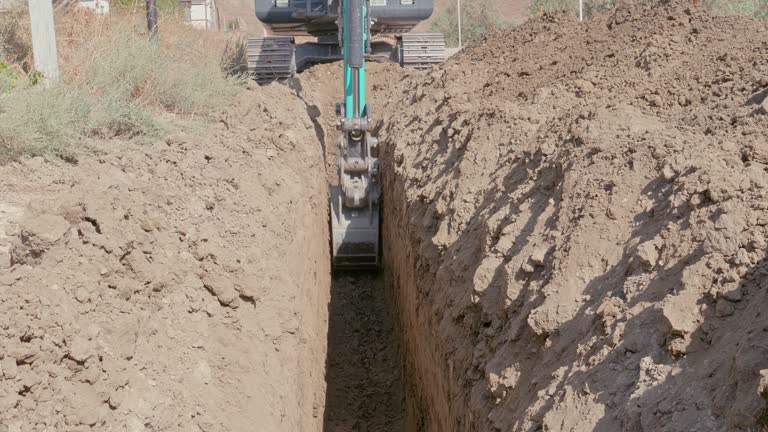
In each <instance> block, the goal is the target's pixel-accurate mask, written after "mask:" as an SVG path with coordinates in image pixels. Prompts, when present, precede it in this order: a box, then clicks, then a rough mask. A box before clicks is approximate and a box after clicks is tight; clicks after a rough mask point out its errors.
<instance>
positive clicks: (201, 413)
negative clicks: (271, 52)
mask: <svg viewBox="0 0 768 432" xmlns="http://www.w3.org/2000/svg"><path fill="white" fill-rule="evenodd" d="M274 101H281V102H280V103H274ZM283 119H290V124H288V123H285V122H284V120H283ZM202 125H203V126H202V127H200V126H198V129H202V130H196V129H195V128H194V126H190V129H189V132H188V133H186V134H183V135H176V136H174V137H172V138H170V139H168V140H167V141H165V142H158V143H157V144H155V145H152V146H146V147H143V146H138V145H128V144H126V145H124V146H121V145H120V144H119V143H114V142H109V143H94V145H95V146H97V147H96V151H97V156H95V157H93V156H87V155H84V156H82V157H81V159H80V161H79V163H78V165H77V166H70V165H66V164H61V165H57V164H55V163H47V162H44V161H42V160H40V159H32V160H27V161H24V162H23V163H19V164H13V165H8V166H4V167H1V168H0V177H1V178H2V179H3V180H2V186H1V190H0V226H2V228H1V229H0V233H4V234H6V236H4V237H2V238H0V425H3V426H6V427H7V428H8V430H11V431H80V430H102V431H107V430H108V431H159V430H169V431H177V430H178V431H182V430H183V431H198V430H200V431H245V430H254V429H253V427H254V425H258V428H259V429H258V430H264V431H310V430H320V429H321V428H322V421H323V407H324V405H325V401H324V397H325V382H324V372H325V359H326V332H327V319H328V301H329V296H330V278H329V257H328V247H327V238H328V237H327V231H326V224H327V222H326V213H327V210H326V209H327V198H326V188H325V181H324V179H325V172H324V167H323V163H322V148H321V146H320V145H319V143H318V142H317V140H316V138H315V136H314V133H313V129H312V125H311V122H310V120H309V118H308V116H306V115H305V112H304V106H303V105H302V104H301V103H300V101H298V100H297V99H295V98H293V97H292V95H291V92H290V90H289V89H287V88H286V87H284V86H271V87H269V88H264V89H259V90H257V91H248V92H245V93H244V94H243V95H242V97H241V99H240V100H239V101H238V104H237V105H236V106H235V107H233V108H232V109H230V110H228V112H227V113H225V114H222V116H221V118H220V119H219V121H218V122H206V121H203V123H202ZM9 266H10V267H9Z"/></svg>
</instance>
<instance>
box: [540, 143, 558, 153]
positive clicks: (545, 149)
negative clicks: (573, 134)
mask: <svg viewBox="0 0 768 432" xmlns="http://www.w3.org/2000/svg"><path fill="white" fill-rule="evenodd" d="M554 152H555V146H554V145H552V144H550V143H545V144H544V145H542V146H541V154H543V155H544V156H550V155H552V154H553V153H554Z"/></svg>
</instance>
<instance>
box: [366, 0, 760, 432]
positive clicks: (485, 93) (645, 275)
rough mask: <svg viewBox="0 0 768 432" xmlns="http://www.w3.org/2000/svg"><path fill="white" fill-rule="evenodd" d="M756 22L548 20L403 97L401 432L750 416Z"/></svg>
mask: <svg viewBox="0 0 768 432" xmlns="http://www.w3.org/2000/svg"><path fill="white" fill-rule="evenodd" d="M766 30H768V29H767V28H766V22H765V21H758V20H751V19H746V18H734V17H711V16H708V15H707V14H705V13H704V12H702V11H701V10H700V9H696V8H694V7H692V6H690V5H688V2H684V1H680V2H671V3H666V4H663V5H657V6H644V5H636V6H631V5H629V6H622V7H619V8H617V9H616V10H614V11H613V12H612V13H611V14H609V15H606V16H603V17H598V18H596V19H594V20H591V21H589V22H585V23H579V22H578V21H576V20H574V19H571V18H569V17H566V16H563V15H545V16H543V17H540V18H538V19H535V20H532V21H530V22H528V23H527V24H525V25H524V26H522V27H519V28H517V29H514V30H511V31H506V32H501V33H495V34H491V35H489V36H487V37H486V38H485V39H484V40H482V41H480V42H478V43H475V44H473V45H472V46H470V47H467V48H466V49H465V50H464V51H462V52H461V53H459V54H458V55H456V56H455V57H454V58H452V59H451V60H449V61H448V62H447V63H446V64H444V65H443V66H441V67H440V68H437V69H435V70H433V71H431V72H430V73H429V74H428V75H426V76H425V75H423V74H420V73H410V74H407V75H411V76H409V77H406V78H405V79H403V80H401V81H400V83H399V84H398V87H397V88H395V89H393V90H392V92H391V94H390V96H389V102H388V103H387V104H386V105H385V107H384V109H383V110H381V111H380V112H383V113H385V114H386V115H385V118H384V123H383V124H384V126H383V127H382V129H381V133H380V139H381V141H382V143H383V145H384V148H385V152H386V154H385V155H384V166H385V169H384V173H385V195H384V196H385V197H386V199H385V206H384V212H385V214H384V221H385V222H384V223H385V225H384V236H385V241H384V244H385V248H386V250H385V256H386V257H387V259H388V260H389V262H388V267H389V272H390V276H391V280H390V286H391V287H392V289H393V290H395V293H396V295H397V301H398V305H399V310H400V314H401V321H402V327H403V330H404V332H405V334H404V343H405V346H406V352H407V353H408V357H407V361H406V364H407V365H408V367H409V370H408V371H407V373H408V380H407V381H408V382H410V383H412V384H413V388H412V391H414V392H415V394H416V395H417V397H416V398H415V400H416V401H418V400H420V401H421V402H417V403H416V404H415V406H413V407H412V411H411V412H410V413H409V414H410V415H411V422H412V423H414V424H418V423H421V424H425V425H426V426H427V429H428V430H440V431H449V430H477V431H491V430H498V431H502V430H504V431H507V430H519V431H534V430H545V431H547V430H548V431H577V430H578V431H587V430H595V431H617V430H628V431H640V430H643V431H679V430H713V431H714V430H718V431H721V430H748V429H751V428H755V427H758V426H760V425H763V426H764V425H765V424H766V418H768V411H766V403H765V398H766V396H767V395H768V393H766V385H767V384H768V315H767V314H766V313H765V304H766V301H768V296H767V293H766V291H767V290H768V263H767V261H766V247H767V246H766V244H767V243H766V234H768V229H767V228H766V225H768V200H766V197H767V195H768V144H767V139H768V106H766V104H768V101H766V95H768V61H767V60H766V59H768V32H766ZM404 106H409V108H407V109H404V108H403V107H404Z"/></svg>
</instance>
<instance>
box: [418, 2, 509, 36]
mask: <svg viewBox="0 0 768 432" xmlns="http://www.w3.org/2000/svg"><path fill="white" fill-rule="evenodd" d="M509 25H511V23H510V22H509V21H507V20H506V19H505V18H504V16H503V15H502V13H501V9H500V7H499V3H498V1H497V0H464V1H463V2H462V7H461V37H462V41H463V42H465V43H466V42H470V41H473V40H475V39H478V38H479V37H480V36H482V35H483V34H485V33H487V32H489V31H491V30H494V29H497V28H501V27H506V26H509ZM432 31H433V32H437V33H442V34H443V35H445V42H446V44H447V45H448V46H454V47H455V46H458V45H459V25H458V14H457V8H456V4H454V3H451V4H450V6H448V7H447V8H445V9H444V10H443V11H442V12H441V13H440V14H439V15H438V16H437V17H435V20H434V21H432Z"/></svg>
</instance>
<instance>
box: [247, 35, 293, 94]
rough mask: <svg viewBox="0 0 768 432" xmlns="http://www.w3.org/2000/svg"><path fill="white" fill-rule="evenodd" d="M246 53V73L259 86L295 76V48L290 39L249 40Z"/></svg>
mask: <svg viewBox="0 0 768 432" xmlns="http://www.w3.org/2000/svg"><path fill="white" fill-rule="evenodd" d="M246 52H247V55H248V71H249V72H250V73H251V74H252V75H253V77H254V79H255V80H256V82H257V83H259V84H269V83H271V82H274V81H278V80H283V79H287V78H291V77H292V76H294V75H295V74H296V47H295V45H294V44H293V38H292V37H263V38H249V39H248V44H247V46H246Z"/></svg>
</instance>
